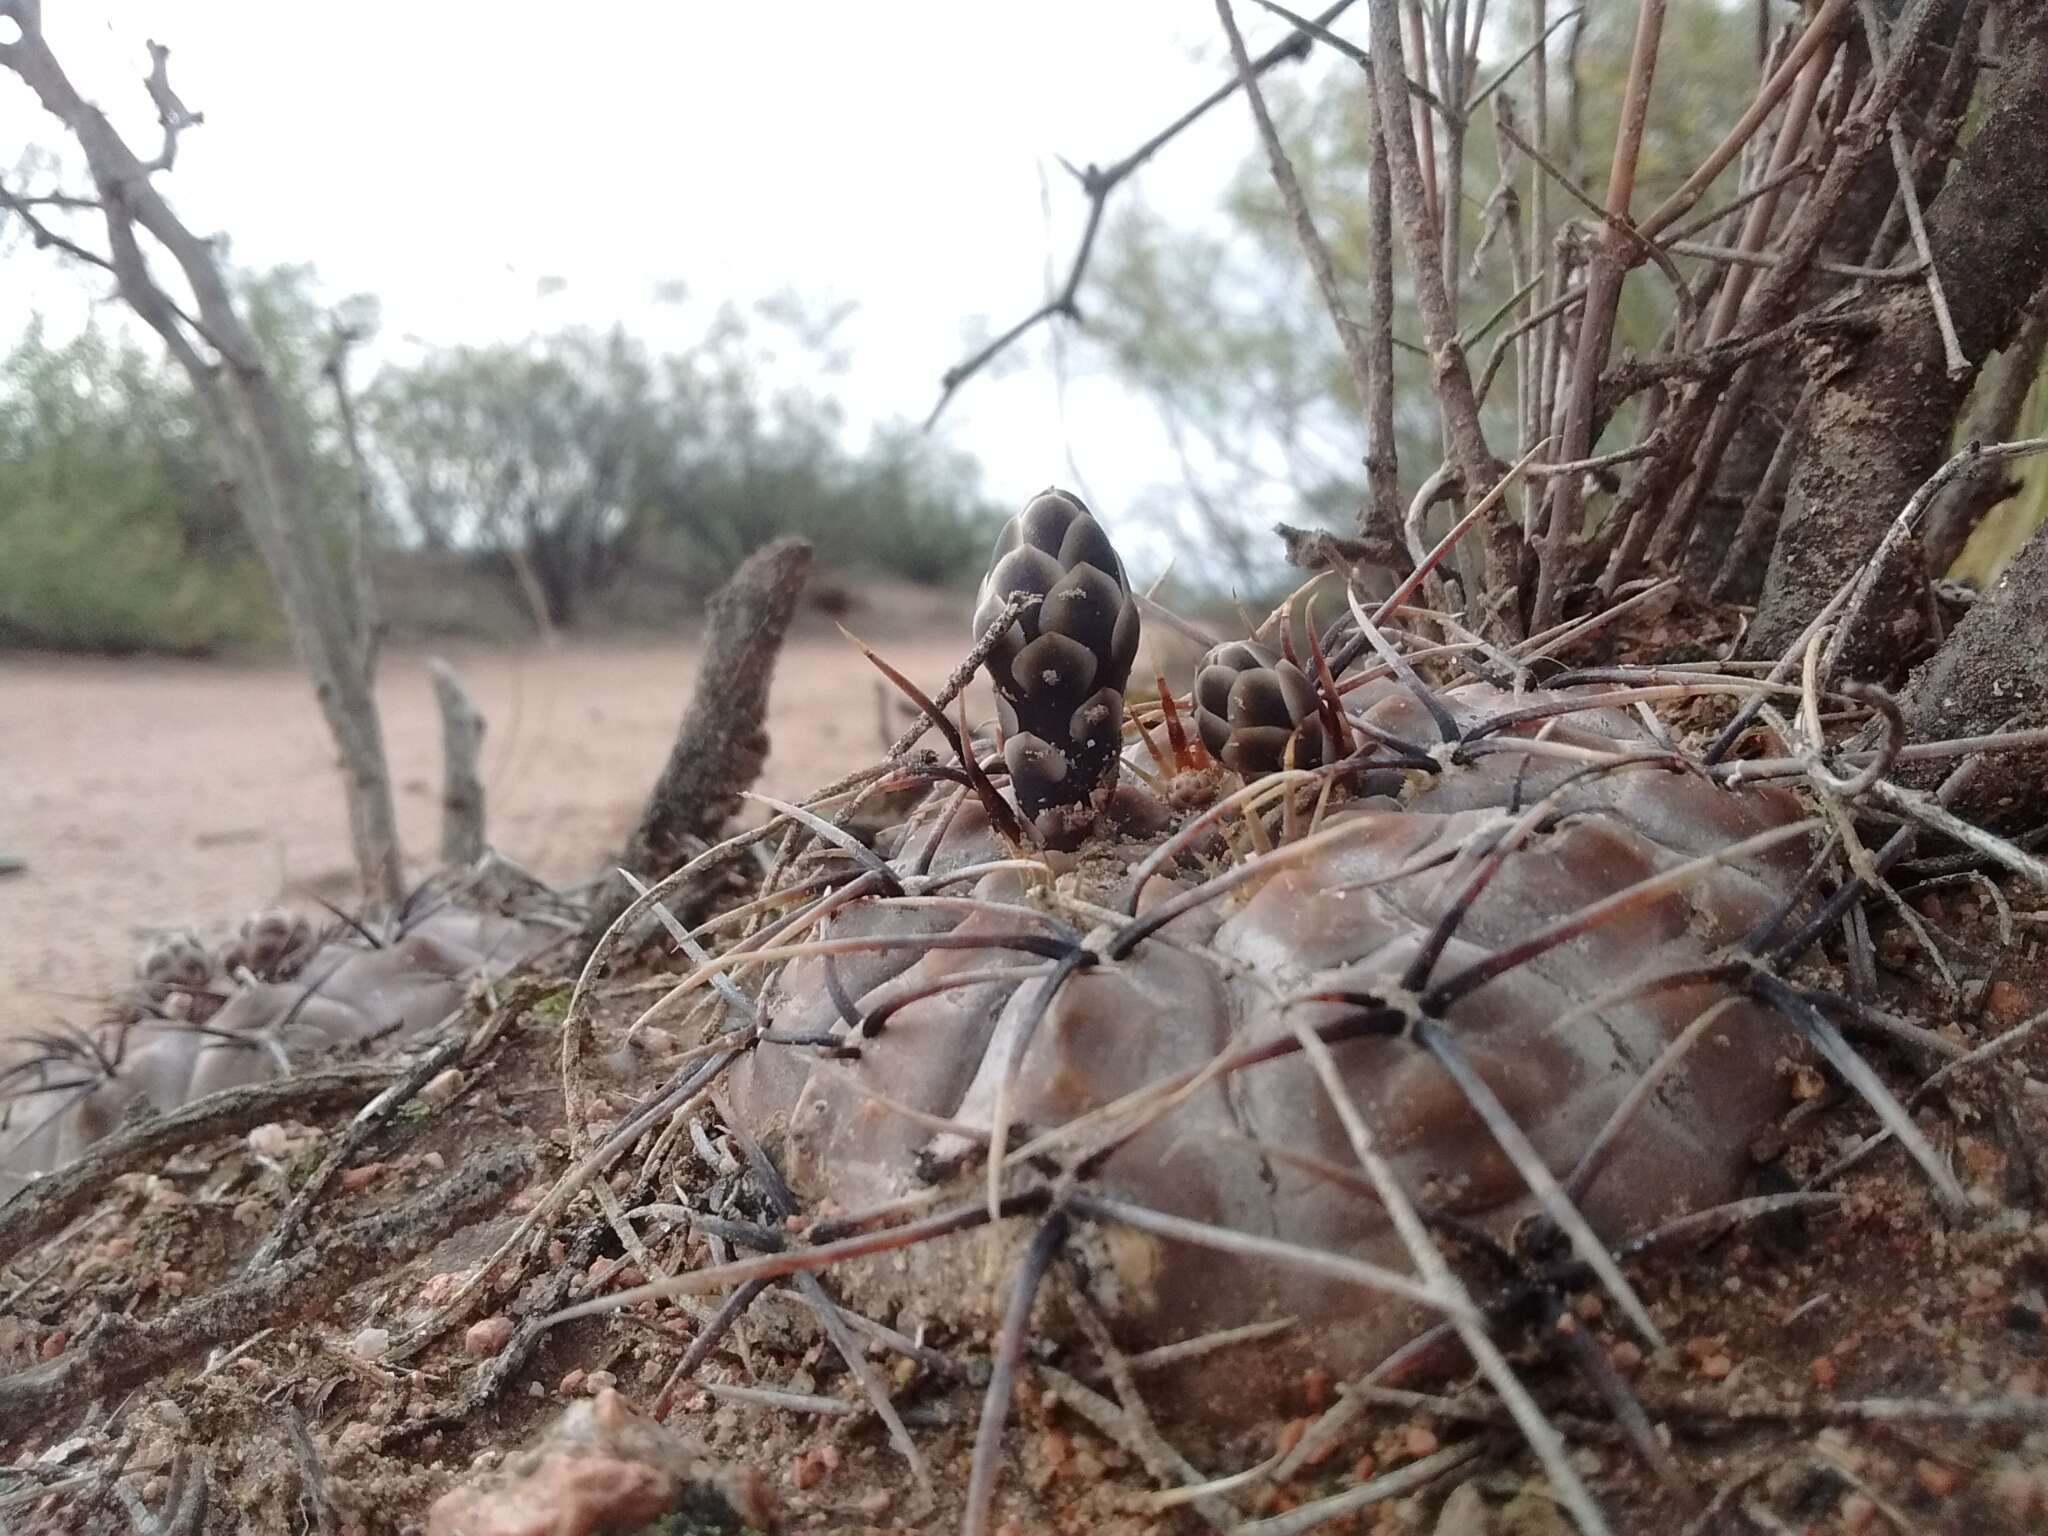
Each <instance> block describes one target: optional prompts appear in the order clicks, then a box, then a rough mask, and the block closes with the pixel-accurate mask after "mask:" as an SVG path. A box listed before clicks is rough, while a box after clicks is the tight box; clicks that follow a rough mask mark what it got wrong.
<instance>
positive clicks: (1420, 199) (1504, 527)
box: [1369, 0, 1522, 639]
mask: <svg viewBox="0 0 2048 1536" xmlns="http://www.w3.org/2000/svg"><path fill="white" fill-rule="evenodd" d="M1369 9H1370V13H1371V18H1372V55H1373V60H1374V67H1373V71H1372V81H1373V95H1374V97H1375V99H1376V101H1377V103H1378V106H1379V119H1380V128H1381V132H1382V133H1383V134H1384V136H1385V138H1386V143H1387V167H1388V170H1389V172H1390V173H1391V177H1390V180H1391V183H1392V188H1393V204H1394V207H1395V210H1396V211H1397V213H1398V216H1399V220H1400V227H1401V237H1402V247H1403V249H1404V250H1405V251H1406V252H1407V256H1408V267H1409V271H1410V273H1411V275H1412V277H1413V280H1414V287H1415V296H1416V302H1417V306H1418V307H1419V308H1420V309H1421V311H1422V329H1423V339H1424V341H1425V342H1426V343H1427V345H1428V347H1429V352H1430V368H1431V372H1432V374H1433V375H1434V377H1435V382H1436V390H1437V400H1438V404H1439V405H1440V407H1441V408H1442V410H1443V413H1444V423H1445V427H1446V429H1447V433H1448V440H1449V446H1450V450H1451V451H1450V457H1451V459H1452V461H1453V462H1454V463H1455V464H1456V465H1457V469H1458V473H1459V475H1460V476H1462V477H1463V479H1464V481H1465V484H1466V487H1467V488H1468V490H1470V491H1471V492H1473V493H1474V494H1477V493H1478V492H1479V491H1480V488H1481V487H1484V486H1491V485H1493V484H1494V483H1496V482H1497V481H1499V480H1500V479H1501V478H1502V477H1503V475H1504V474H1505V473H1506V466H1505V465H1504V464H1502V463H1501V461H1500V460H1499V459H1498V458H1497V457H1495V455H1494V453H1493V450H1492V449H1491V448H1490V447H1488V446H1487V442H1486V431H1485V428H1484V427H1483V426H1482V425H1481V423H1480V420H1479V399H1478V395H1477V393H1476V392H1475V391H1474V389H1473V386H1472V371H1471V368H1470V365H1469V364H1468V363H1467V361H1466V358H1465V350H1464V348H1463V347H1461V346H1460V345H1459V344H1458V320H1457V315H1456V313H1455V312H1454V311H1453V310H1452V308H1451V300H1450V293H1449V290H1448V289H1446V288H1445V286H1444V280H1443V272H1442V269H1441V264H1440V262H1439V260H1438V257H1439V252H1440V250H1441V243H1440V241H1441V237H1440V233H1439V231H1438V228H1437V225H1436V221H1435V219H1434V218H1433V217H1432V215H1431V213H1430V211H1429V201H1428V195H1427V191H1426V189H1425V188H1424V185H1423V181H1422V166H1421V161H1420V159H1419V157H1418V156H1417V154H1416V149H1415V131H1414V123H1413V121H1412V119H1411V118H1410V116H1409V112H1408V93H1407V92H1406V91H1405V90H1404V89H1403V88H1402V86H1401V83H1400V82H1402V81H1404V80H1406V78H1407V75H1408V67H1407V64H1406V61H1405V59H1404V56H1403V53H1402V47H1401V22H1400V17H1399V15H1398V13H1397V10H1396V0H1369ZM1483 537H1484V538H1485V540H1486V553H1487V568H1488V585H1489V588H1490V589H1491V590H1490V596H1491V598H1492V601H1493V602H1494V603H1495V604H1496V605H1497V606H1496V608H1495V611H1494V612H1493V613H1491V614H1489V615H1487V616H1486V617H1485V618H1484V619H1482V623H1483V624H1485V625H1486V626H1487V627H1489V628H1493V629H1496V630H1498V631H1500V632H1501V633H1503V634H1505V635H1506V636H1507V637H1508V638H1511V639H1513V638H1519V637H1520V633H1521V628H1522V620H1521V614H1520V612H1519V608H1518V604H1517V601H1516V590H1515V589H1516V581H1517V573H1518V570H1519V567H1520V564H1521V542H1522V541H1521V537H1520V535H1519V534H1518V533H1517V531H1516V530H1515V529H1514V527H1513V526H1512V525H1511V524H1509V523H1508V522H1506V521H1505V520H1503V519H1499V518H1496V519H1493V520H1492V521H1490V522H1488V523H1487V524H1486V526H1485V529H1484V531H1483Z"/></svg>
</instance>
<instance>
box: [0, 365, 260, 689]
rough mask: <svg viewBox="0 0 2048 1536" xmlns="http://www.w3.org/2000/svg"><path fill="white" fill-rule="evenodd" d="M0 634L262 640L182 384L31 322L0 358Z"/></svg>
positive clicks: (162, 371) (88, 639)
mask: <svg viewBox="0 0 2048 1536" xmlns="http://www.w3.org/2000/svg"><path fill="white" fill-rule="evenodd" d="M0 551H4V557H0V639H4V640H6V641H8V642H10V643H16V644H26V645H37V646H50V647H56V648H64V649H88V650H113V651H134V650H154V651H170V652H177V653H199V652H206V651H213V650H218V649H221V648H224V647H235V646H244V645H251V644H257V643H267V642H272V641H274V640H276V639H277V638H278V637H279V635H280V634H281V629H280V620H279V615H278V612H277V608H276V604H275V603H274V601H273V600H272V598H271V596H270V592H269V587H268V585H267V583H266V580H265V577H264V573H263V570H262V567H261V565H260V564H259V563H258V562H257V560H256V558H255V556H254V554H253V553H252V552H251V551H250V549H249V547H248V544H247V542H246V540H245V539H244V537H243V535H242V531H241V527H240V524H239V523H238V522H237V520H236V517H235V512H234V508H233V506H232V504H231V503H230V501H229V498H228V496H227V494H226V492H225V491H224V489H223V488H222V486H221V485H220V482H219V476H218V474H217V473H216V472H215V470H214V467H213V461H212V458H211V455H210V453H209V450H208V447H207V444H206V442H205V440H204V436H203V430H202V427H201V424H200V422H199V420H198V416H197V412H196V410H195V409H194V406H193V402H192V400H191V397H190V394H189V392H188V391H187V390H186V389H185V388H184V387H183V384H182V382H181V381H179V380H176V379H173V378H172V377H171V376H170V373H169V370H168V369H167V368H166V367H165V366H164V365H162V364H159V363H157V362H155V361H153V360H152V359H151V358H149V357H148V356H147V355H146V354H144V353H143V352H141V351H140V350H139V349H137V348H136V347H134V346H132V345H130V344H127V343H124V342H119V341H115V340H112V339H110V338H109V337H107V336H106V335H105V334H103V333H102V332H101V331H99V330H98V329H89V330H86V331H84V332H83V333H81V334H80V335H78V336H77V337H75V338H74V339H72V340H71V341H68V342H66V343H64V344H63V345H61V346H52V345H50V344H49V343H48V342H47V341H46V340H45V338H44V335H43V332H42V329H41V327H40V326H33V327H31V328H30V330H29V333H28V335H27V336H26V337H24V338H23V340H22V341H21V342H20V343H19V344H18V345H17V346H16V347H15V348H14V349H13V351H11V352H10V353H8V354H7V357H6V359H5V361H4V362H0Z"/></svg>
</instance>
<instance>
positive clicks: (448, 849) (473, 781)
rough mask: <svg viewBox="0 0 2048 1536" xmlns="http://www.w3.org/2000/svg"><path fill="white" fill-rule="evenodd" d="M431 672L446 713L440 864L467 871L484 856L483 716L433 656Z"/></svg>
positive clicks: (451, 672) (452, 671)
mask: <svg viewBox="0 0 2048 1536" xmlns="http://www.w3.org/2000/svg"><path fill="white" fill-rule="evenodd" d="M427 671H428V673H429V675H431V676H432V678H433V680H434V701H435V703H436V704H437V705H438V706H439V708H440V711H441V861H442V863H444V864H450V865H454V866H457V867H459V868H467V867H468V866H469V865H471V864H474V863H475V862H476V861H477V860H478V859H480V858H482V857H483V853H484V781H483V777H482V775H481V774H479V773H478V772H477V755H478V752H479V751H480V750H481V749H482V747H483V740H484V717H483V712H482V711H481V710H479V709H478V708H477V707H476V701H475V700H474V699H472V698H471V697H470V696H469V690H468V689H466V688H464V687H463V686H462V679H461V678H460V677H458V676H456V673H455V669H454V668H453V667H451V666H449V665H448V663H447V662H445V661H443V660H442V659H441V658H440V657H438V656H434V657H430V658H428V661H427Z"/></svg>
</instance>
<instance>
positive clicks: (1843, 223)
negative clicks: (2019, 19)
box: [1685, 0, 1985, 602]
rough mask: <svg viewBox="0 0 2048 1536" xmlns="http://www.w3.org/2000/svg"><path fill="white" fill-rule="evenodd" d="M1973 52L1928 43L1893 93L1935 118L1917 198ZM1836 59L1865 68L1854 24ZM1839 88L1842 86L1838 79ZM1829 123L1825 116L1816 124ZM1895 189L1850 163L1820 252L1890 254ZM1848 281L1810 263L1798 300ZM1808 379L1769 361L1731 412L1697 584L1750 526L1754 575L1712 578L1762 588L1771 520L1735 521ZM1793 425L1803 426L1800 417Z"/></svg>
mask: <svg viewBox="0 0 2048 1536" xmlns="http://www.w3.org/2000/svg"><path fill="white" fill-rule="evenodd" d="M1984 6H1985V0H1968V3H1967V4H1966V5H1965V6H1964V8H1963V17H1962V24H1961V26H1960V28H1959V33H1960V35H1961V36H1962V37H1974V36H1976V35H1977V34H1978V33H1980V32H1981V31H1982V30H1983V20H1984V14H1983V13H1984ZM1975 59H1976V55H1975V52H1974V51H1973V50H1970V49H1964V48H1946V49H1938V48H1930V49H1927V50H1926V51H1925V52H1924V53H1923V54H1922V55H1921V56H1920V58H1919V60H1918V62H1917V64H1916V67H1915V68H1914V70H1913V72H1912V74H1911V76H1910V77H1909V79H1908V80H1907V82H1906V86H1905V90H1904V92H1903V94H1902V95H1901V97H1900V103H1899V110H1900V113H1901V115H1902V116H1903V117H1904V119H1905V120H1906V121H1907V122H1909V123H1919V122H1927V121H1929V120H1930V119H1932V120H1933V131H1932V132H1931V133H1930V134H1929V135H1928V136H1927V137H1926V138H1925V139H1923V141H1922V148H1923V157H1922V160H1921V163H1920V166H1919V174H1918V176H1917V177H1916V178H1915V180H1916V185H1917V187H1918V189H1919V195H1920V199H1921V202H1922V204H1923V205H1924V204H1926V203H1930V202H1932V201H1933V200H1934V198H1935V196H1936V194H1937V193H1938V192H1939V191H1940V189H1941V186H1942V184H1943V182H1944V180H1945V179H1946V177H1947V174H1948V167H1949V162H1950V158H1951V156H1953V154H1954V153H1955V147H1956V140H1957V130H1958V129H1959V127H1960V125H1961V119H1962V105H1963V104H1965V103H1967V100H1968V97H1969V93H1970V90H1971V88H1972V87H1973V86H1974V85H1975V83H1976V77H1977V70H1976V63H1975ZM1844 66H1845V73H1844V76H1843V81H1844V83H1845V84H1848V85H1853V84H1854V83H1855V82H1856V81H1857V80H1859V79H1861V78H1862V77H1864V76H1866V75H1867V73H1868V71H1869V68H1870V60H1869V47H1868V44H1867V43H1866V41H1865V39H1864V37H1863V32H1862V29H1861V28H1860V27H1857V26H1854V25H1852V26H1851V27H1850V28H1849V30H1848V34H1847V38H1846V51H1845V55H1844ZM1837 94H1838V95H1841V94H1842V93H1841V91H1840V89H1839V88H1838V92H1837ZM1834 115H1835V116H1837V117H1838V116H1839V115H1840V114H1839V113H1837V114H1834ZM1830 126H1831V125H1830V123H1829V122H1828V121H1827V120H1825V119H1824V120H1823V124H1822V128H1823V131H1824V132H1825V131H1828V130H1829V128H1830ZM1898 190H1899V180H1898V175H1897V173H1896V171H1895V170H1894V169H1893V167H1892V162H1891V158H1890V157H1889V156H1887V155H1872V156H1871V157H1870V158H1869V159H1868V160H1867V161H1866V162H1865V163H1864V165H1863V168H1862V169H1861V170H1860V171H1858V172H1857V174H1856V178H1855V180H1854V181H1853V182H1852V183H1851V185H1850V188H1849V192H1848V195H1847V196H1846V197H1845V198H1844V199H1843V201H1842V207H1841V211H1840V213H1838V214H1837V215H1836V217H1835V222H1834V224H1833V225H1832V226H1831V227H1830V229H1829V231H1828V235H1827V238H1826V239H1825V240H1824V241H1823V242H1822V245H1821V249H1820V255H1821V257H1822V259H1823V260H1825V261H1835V262H1843V263H1847V264H1849V265H1856V266H1862V265H1869V266H1882V265H1884V264H1886V263H1887V262H1889V261H1890V260H1891V259H1892V257H1893V255H1894V254H1895V251H1894V247H1895V245H1896V236H1895V234H1893V233H1892V225H1893V223H1894V222H1896V223H1897V225H1898V230H1897V233H1903V232H1904V221H1903V220H1902V219H1900V220H1894V219H1893V218H1892V214H1893V210H1894V209H1895V208H1896V207H1897V204H1898ZM1848 282H1849V279H1847V278H1845V277H1842V276H1841V275H1839V274H1837V273H1832V272H1828V271H1825V270H1822V269H1820V268H1819V267H1816V268H1815V269H1814V270H1813V271H1812V272H1811V273H1809V274H1808V276H1807V279H1806V283H1805V287H1804V290H1803V294H1804V297H1803V300H1802V302H1803V303H1804V304H1806V305H1813V304H1817V303H1819V302H1821V301H1822V300H1825V299H1828V298H1831V297H1833V296H1834V295H1835V294H1837V293H1839V292H1840V291H1841V290H1842V289H1843V288H1844V287H1845V286H1846V285H1847V283H1848ZM1807 381H1808V372H1807V370H1806V369H1805V368H1774V369H1771V370H1769V371H1767V372H1765V373H1763V374H1762V375H1760V376H1759V377H1758V379H1757V381H1756V387H1755V394H1754V400H1753V402H1751V404H1750V405H1749V406H1747V407H1746V408H1744V409H1742V410H1741V411H1739V412H1738V413H1737V418H1738V419H1737V421H1736V424H1735V430H1734V435H1733V439H1732V441H1731V442H1730V443H1729V445H1728V449H1727V452H1726V453H1725V454H1724V455H1722V456H1721V457H1720V459H1719V460H1718V463H1717V466H1716V472H1715V475H1714V483H1713V489H1712V491H1711V493H1710V494H1708V495H1707V496H1705V498H1704V499H1703V500H1702V502H1701V505H1700V509H1699V515H1698V518H1697V520H1696V521H1695V522H1694V523H1693V527H1692V533H1691V537H1690V540H1689V542H1688V543H1687V545H1686V550H1685V566H1686V573H1687V575H1688V576H1690V577H1691V578H1692V579H1693V580H1694V581H1695V583H1697V584H1699V585H1704V584H1705V583H1706V582H1707V581H1708V580H1710V579H1713V578H1714V576H1715V573H1716V572H1717V571H1726V569H1727V568H1728V565H1729V561H1730V559H1731V554H1730V551H1731V547H1732V546H1731V541H1733V540H1736V539H1738V538H1740V537H1741V534H1747V535H1749V538H1748V539H1747V541H1746V542H1747V543H1748V545H1749V548H1748V551H1747V555H1746V558H1750V559H1754V560H1755V562H1756V564H1755V567H1754V570H1755V574H1754V575H1753V576H1750V577H1747V578H1743V579H1742V580H1741V581H1740V583H1739V587H1740V590H1731V591H1728V592H1726V593H1723V592H1721V591H1720V589H1719V587H1717V589H1716V593H1717V595H1721V596H1727V597H1732V598H1733V599H1734V600H1735V601H1737V602H1754V601H1756V598H1757V594H1758V592H1759V590H1760V589H1761V587H1762V581H1763V571H1764V567H1765V561H1766V560H1767V559H1768V557H1769V555H1770V550H1771V545H1772V543H1773V542H1774V541H1775V539H1776V534H1777V527H1776V524H1775V522H1774V523H1772V524H1771V525H1770V526H1769V527H1767V528H1765V529H1762V530H1757V529H1754V528H1750V527H1747V526H1745V527H1743V528H1742V529H1741V533H1738V520H1739V519H1746V518H1747V517H1748V516H1749V514H1750V511H1751V509H1752V508H1753V507H1754V505H1755V502H1756V498H1757V496H1758V494H1759V492H1760V490H1762V488H1763V486H1764V482H1765V480H1766V477H1767V476H1768V475H1769V474H1770V472H1771V470H1772V469H1773V467H1774V460H1775V459H1776V457H1777V453H1778V445H1779V443H1780V442H1782V441H1783V439H1784V437H1785V435H1786V431H1787V429H1788V426H1789V424H1790V423H1791V422H1792V421H1793V419H1794V413H1795V408H1796V407H1797V405H1798V404H1799V402H1800V399H1801V396H1802V395H1803V393H1804V392H1805V389H1806V385H1807ZM1799 424H1800V426H1801V427H1802V428H1803V427H1804V425H1805V422H1804V420H1803V419H1802V420H1801V421H1800V423H1799ZM1785 467H1787V468H1789V467H1790V466H1789V465H1787V466H1785ZM1784 494H1785V487H1784V485H1782V484H1780V485H1778V486H1777V487H1776V488H1775V489H1774V490H1771V491H1770V492H1769V495H1770V496H1771V497H1772V499H1773V500H1774V501H1776V502H1778V503H1781V504H1782V501H1783V498H1784ZM1759 532H1760V533H1761V537H1758V534H1759Z"/></svg>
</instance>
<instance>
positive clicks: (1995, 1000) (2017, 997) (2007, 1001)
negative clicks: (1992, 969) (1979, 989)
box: [1984, 980, 2027, 1024]
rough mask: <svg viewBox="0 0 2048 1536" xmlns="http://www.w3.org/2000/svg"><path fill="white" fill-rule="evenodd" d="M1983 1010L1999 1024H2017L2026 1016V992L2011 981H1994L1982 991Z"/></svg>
mask: <svg viewBox="0 0 2048 1536" xmlns="http://www.w3.org/2000/svg"><path fill="white" fill-rule="evenodd" d="M1984 1011H1985V1012H1987V1013H1989V1014H1990V1015H1991V1017H1992V1018H1993V1019H1995V1020H1997V1021H1998V1022H1999V1023H2000V1024H2017V1023H2019V1022H2020V1021H2021V1020H2022V1019H2024V1018H2025V1017H2026V1016H2027V994H2026V993H2024V992H2022V991H2021V990H2020V989H2019V987H2018V986H2017V985H2016V984H2014V983H2013V982H2010V981H2005V980H1999V981H1994V982H1993V983H1991V985H1990V987H1989V988H1987V989H1986V991H1985V993H1984Z"/></svg>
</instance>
